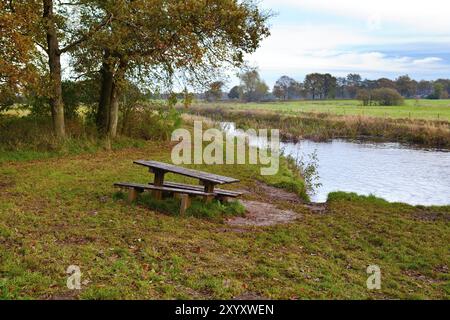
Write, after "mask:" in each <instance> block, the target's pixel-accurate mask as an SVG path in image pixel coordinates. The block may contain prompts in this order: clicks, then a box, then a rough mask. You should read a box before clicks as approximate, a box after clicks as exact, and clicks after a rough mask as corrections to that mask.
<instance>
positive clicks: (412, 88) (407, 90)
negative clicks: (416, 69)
mask: <svg viewBox="0 0 450 320" xmlns="http://www.w3.org/2000/svg"><path fill="white" fill-rule="evenodd" d="M395 85H396V87H397V90H398V92H400V94H401V95H402V96H404V97H407V98H408V97H412V96H414V94H415V93H416V86H417V84H416V83H415V82H414V81H413V80H411V78H410V77H409V76H408V75H404V76H400V77H398V78H397V79H396V80H395Z"/></svg>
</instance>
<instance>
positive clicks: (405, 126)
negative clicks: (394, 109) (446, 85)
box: [184, 105, 450, 149]
mask: <svg viewBox="0 0 450 320" xmlns="http://www.w3.org/2000/svg"><path fill="white" fill-rule="evenodd" d="M184 112H188V113H190V114H195V115H200V116H205V117H208V118H210V119H213V120H215V121H230V122H234V123H236V125H237V126H238V127H240V128H277V129H279V130H280V134H281V137H282V138H283V139H284V140H288V141H298V140H300V139H310V140H313V141H326V140H330V139H338V138H341V139H366V140H369V141H392V142H400V143H408V144H413V145H417V146H422V147H429V148H441V149H450V124H449V123H448V122H445V121H428V120H417V119H416V120H410V119H391V118H378V117H367V116H350V115H348V116H339V115H333V114H328V113H298V114H296V115H290V114H284V113H281V112H280V113H277V112H274V111H268V110H240V109H233V108H228V107H215V106H213V105H202V106H194V107H191V108H189V109H185V110H184Z"/></svg>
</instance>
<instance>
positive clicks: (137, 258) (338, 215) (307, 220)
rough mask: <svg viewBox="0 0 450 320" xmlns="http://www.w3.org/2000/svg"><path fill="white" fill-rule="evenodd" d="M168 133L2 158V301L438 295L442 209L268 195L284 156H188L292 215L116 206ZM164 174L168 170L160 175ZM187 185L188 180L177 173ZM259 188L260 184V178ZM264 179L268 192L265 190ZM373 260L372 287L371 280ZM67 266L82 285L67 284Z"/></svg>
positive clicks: (444, 277) (282, 182)
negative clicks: (123, 186) (319, 205)
mask: <svg viewBox="0 0 450 320" xmlns="http://www.w3.org/2000/svg"><path fill="white" fill-rule="evenodd" d="M170 150H171V147H170V144H167V143H161V142H147V143H145V145H143V146H141V147H138V148H136V147H135V148H125V149H115V150H112V151H102V150H98V151H96V152H93V153H82V154H78V155H76V154H73V155H66V156H63V157H62V156H59V157H53V158H48V159H36V160H33V161H20V162H16V161H15V162H3V163H2V164H1V165H0V191H1V197H0V298H1V299H38V298H40V299H230V298H239V297H246V298H269V299H314V298H316V299H399V298H400V299H402V298H403V299H405V298H409V299H431V298H435V299H445V298H448V297H449V296H450V287H449V283H450V282H449V280H450V278H449V273H448V256H449V248H448V245H447V244H448V243H449V241H450V238H449V236H450V230H449V223H448V221H449V216H450V207H430V208H426V207H413V206H409V205H405V204H391V203H387V202H385V201H383V200H382V199H377V198H374V197H359V196H357V195H354V194H344V193H335V194H331V195H330V197H329V201H328V203H327V205H326V207H325V209H324V210H322V211H320V212H316V211H311V210H310V209H309V208H308V207H307V206H305V205H304V204H303V203H302V202H301V201H290V200H286V199H285V198H284V197H277V196H276V194H277V192H276V191H275V190H276V189H277V188H275V189H273V188H274V187H273V186H277V187H286V186H288V185H290V184H295V183H296V182H295V180H298V181H299V182H300V183H301V178H300V177H299V176H296V175H295V174H293V173H292V171H290V170H289V168H288V167H286V165H285V164H284V165H283V167H282V170H281V171H280V173H279V174H278V175H276V176H273V177H269V178H264V179H262V178H261V176H260V175H259V168H258V167H257V166H249V165H231V166H230V165H220V166H219V165H217V166H214V167H210V166H206V165H198V166H196V167H195V168H197V169H201V170H206V171H211V170H212V171H213V172H214V173H218V174H224V175H227V176H233V177H236V178H239V179H240V180H241V182H240V183H239V184H238V185H237V186H236V187H237V188H239V189H240V190H245V191H246V194H245V195H244V197H243V199H244V200H252V201H254V200H256V201H268V199H270V202H271V203H273V204H274V205H275V206H276V207H278V208H280V209H284V210H291V211H293V212H295V213H296V215H297V218H296V219H295V220H294V221H291V223H289V224H281V225H274V226H267V227H254V226H238V227H237V226H231V225H229V224H227V223H226V221H227V218H228V217H226V216H224V217H219V218H215V219H210V218H208V217H201V216H200V217H194V216H192V215H189V216H186V217H180V216H178V215H173V214H164V213H161V212H157V211H154V210H152V209H150V208H148V207H147V206H146V205H145V202H138V203H135V204H133V205H129V204H127V203H126V202H125V201H123V200H122V198H121V197H118V196H117V190H115V189H114V188H113V186H112V184H113V183H114V182H116V181H118V180H129V181H136V182H142V183H145V182H147V181H148V180H149V179H151V176H150V175H149V173H148V172H147V171H146V170H143V169H142V168H139V167H137V166H134V165H133V164H132V160H135V159H140V158H148V159H154V160H160V161H165V162H168V161H170ZM168 178H169V179H170V180H175V179H177V177H175V176H173V177H172V176H169V177H168ZM183 182H191V181H183ZM268 188H269V189H268ZM267 190H269V191H267ZM374 264H376V265H378V266H379V267H380V268H381V272H382V287H381V290H368V289H367V287H366V279H367V277H368V275H367V273H366V268H367V266H369V265H374ZM69 265H77V266H79V267H80V268H81V272H82V277H81V281H82V284H81V290H76V291H73V290H69V289H67V287H66V280H67V274H66V273H65V272H66V269H67V267H68V266H69Z"/></svg>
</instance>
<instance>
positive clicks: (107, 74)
mask: <svg viewBox="0 0 450 320" xmlns="http://www.w3.org/2000/svg"><path fill="white" fill-rule="evenodd" d="M109 57H110V54H109V52H108V51H107V50H106V51H105V55H104V60H103V63H102V68H101V70H100V73H101V79H102V80H101V81H102V84H101V87H100V100H99V103H98V109H97V114H96V117H95V122H96V124H97V128H98V130H99V132H100V133H103V134H106V133H107V132H108V127H109V116H110V105H111V96H112V89H113V81H114V71H113V67H112V66H111V65H110V63H109V62H108V61H107V60H108V59H109Z"/></svg>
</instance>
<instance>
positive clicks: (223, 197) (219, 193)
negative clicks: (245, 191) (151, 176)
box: [149, 181, 242, 201]
mask: <svg viewBox="0 0 450 320" xmlns="http://www.w3.org/2000/svg"><path fill="white" fill-rule="evenodd" d="M149 184H150V185H153V183H149ZM163 185H164V187H169V188H177V189H186V190H195V191H203V190H204V186H195V185H192V184H185V183H178V182H169V181H167V182H164V184H163ZM213 193H214V195H215V197H216V198H217V199H218V200H220V201H227V200H228V198H237V197H239V196H241V195H242V192H238V191H231V190H224V189H218V188H214V191H213Z"/></svg>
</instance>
